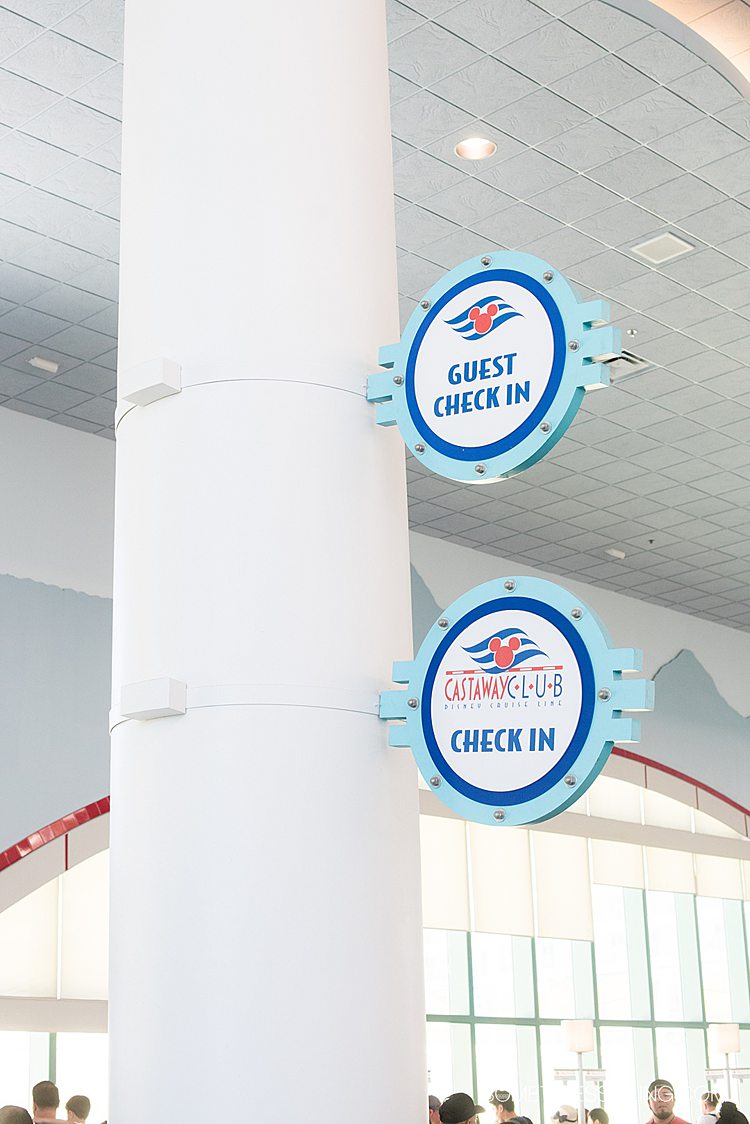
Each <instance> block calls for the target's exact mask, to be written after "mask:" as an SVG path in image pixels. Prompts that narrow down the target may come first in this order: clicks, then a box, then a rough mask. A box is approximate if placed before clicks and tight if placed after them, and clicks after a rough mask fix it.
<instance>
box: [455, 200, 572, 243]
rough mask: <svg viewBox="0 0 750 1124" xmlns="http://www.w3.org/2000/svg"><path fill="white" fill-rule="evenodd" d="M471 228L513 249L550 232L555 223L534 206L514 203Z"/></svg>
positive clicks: (554, 228)
mask: <svg viewBox="0 0 750 1124" xmlns="http://www.w3.org/2000/svg"><path fill="white" fill-rule="evenodd" d="M473 229H474V230H476V231H477V233H478V234H481V235H482V236H485V237H487V238H490V239H492V241H493V242H496V243H499V245H501V246H508V247H510V249H512V250H515V249H518V247H519V246H522V245H523V244H524V243H526V242H530V241H531V240H532V239H533V238H541V237H543V236H544V235H545V234H551V233H552V231H554V230H556V229H557V223H556V222H555V221H554V219H551V218H550V217H549V216H548V215H545V214H542V212H541V211H537V210H536V209H535V208H534V207H527V206H526V204H525V203H515V204H514V205H513V206H511V207H505V208H504V209H503V210H502V211H499V212H498V213H497V214H494V215H491V216H489V217H488V218H484V219H482V220H481V221H480V222H477V223H474V226H473Z"/></svg>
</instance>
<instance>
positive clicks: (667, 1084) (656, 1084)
mask: <svg viewBox="0 0 750 1124" xmlns="http://www.w3.org/2000/svg"><path fill="white" fill-rule="evenodd" d="M654 1089H669V1091H670V1092H671V1093H672V1095H673V1096H674V1085H673V1084H672V1082H671V1081H663V1080H662V1079H661V1077H655V1078H654V1080H653V1081H652V1082H651V1084H650V1085H649V1087H648V1095H649V1096H651V1094H652V1093H653V1091H654Z"/></svg>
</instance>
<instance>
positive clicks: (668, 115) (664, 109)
mask: <svg viewBox="0 0 750 1124" xmlns="http://www.w3.org/2000/svg"><path fill="white" fill-rule="evenodd" d="M616 10H617V9H612V11H616ZM700 119H701V112H700V110H699V109H697V108H696V107H695V106H693V105H690V104H689V102H686V101H685V100H684V99H683V98H680V97H678V96H677V95H676V94H673V93H672V92H671V90H667V89H665V88H664V87H663V86H657V87H655V88H654V89H652V90H649V91H648V93H645V94H642V95H641V96H640V97H638V98H634V99H633V100H632V101H629V102H625V104H624V105H618V106H616V107H615V108H614V109H610V110H609V111H608V112H607V113H605V114H604V116H603V120H605V121H606V122H607V123H608V124H610V125H612V126H613V127H614V128H616V129H619V130H620V131H621V132H623V133H625V134H626V135H627V136H629V137H633V139H634V140H638V141H640V142H641V143H642V144H647V143H650V142H651V141H653V140H655V139H656V138H657V137H662V136H666V135H667V134H669V133H673V132H675V131H676V130H677V129H681V128H684V127H685V126H686V125H689V124H690V123H691V122H693V121H698V120H700Z"/></svg>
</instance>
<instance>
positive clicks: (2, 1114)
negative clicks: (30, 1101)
mask: <svg viewBox="0 0 750 1124" xmlns="http://www.w3.org/2000/svg"><path fill="white" fill-rule="evenodd" d="M0 1124H32V1120H31V1117H30V1116H29V1114H28V1112H27V1111H26V1109H25V1108H19V1107H18V1105H17V1104H6V1105H3V1107H2V1108H0Z"/></svg>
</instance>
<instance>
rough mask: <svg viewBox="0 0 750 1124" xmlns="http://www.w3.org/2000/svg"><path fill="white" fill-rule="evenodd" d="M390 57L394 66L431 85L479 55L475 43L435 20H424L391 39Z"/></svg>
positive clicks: (397, 72) (419, 83) (403, 73)
mask: <svg viewBox="0 0 750 1124" xmlns="http://www.w3.org/2000/svg"><path fill="white" fill-rule="evenodd" d="M388 57H389V60H390V68H391V70H395V72H396V74H400V75H401V76H402V78H408V79H409V81H410V82H416V83H418V85H420V86H430V85H432V83H433V82H439V81H440V79H441V78H445V77H447V75H448V74H452V73H453V71H454V70H460V69H461V68H462V67H465V66H468V65H469V63H472V62H476V61H477V59H478V58H480V52H479V50H478V49H477V48H476V47H473V46H472V45H471V44H470V43H467V42H466V41H465V40H464V39H459V38H458V37H457V36H455V35H452V34H451V33H450V31H446V30H445V28H442V27H440V26H439V25H438V24H436V23H422V24H421V25H420V26H419V27H417V28H415V30H414V31H409V32H407V34H406V35H402V36H401V37H400V38H399V39H396V40H394V42H392V43H391V46H390V49H389V52H388Z"/></svg>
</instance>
